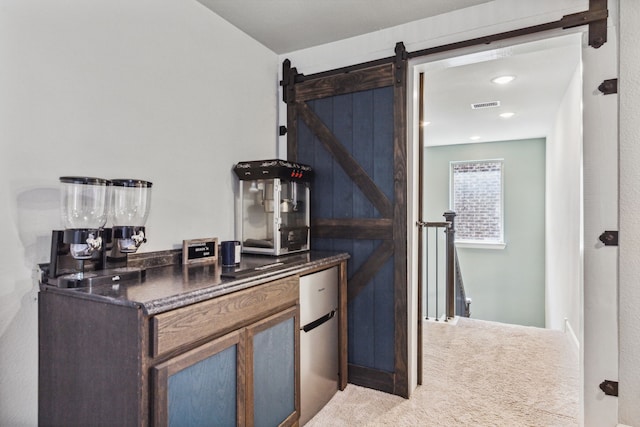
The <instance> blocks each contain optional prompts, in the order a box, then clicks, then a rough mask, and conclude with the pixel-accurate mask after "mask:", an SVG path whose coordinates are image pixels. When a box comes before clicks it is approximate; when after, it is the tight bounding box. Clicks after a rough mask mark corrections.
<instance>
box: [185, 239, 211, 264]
mask: <svg viewBox="0 0 640 427" xmlns="http://www.w3.org/2000/svg"><path fill="white" fill-rule="evenodd" d="M216 262H218V239H217V238H215V237H213V238H210V239H193V240H183V241H182V264H183V265H192V264H213V263H216Z"/></svg>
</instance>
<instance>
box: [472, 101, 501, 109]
mask: <svg viewBox="0 0 640 427" xmlns="http://www.w3.org/2000/svg"><path fill="white" fill-rule="evenodd" d="M499 106H500V101H488V102H478V103H476V104H471V109H473V110H479V109H481V108H495V107H499Z"/></svg>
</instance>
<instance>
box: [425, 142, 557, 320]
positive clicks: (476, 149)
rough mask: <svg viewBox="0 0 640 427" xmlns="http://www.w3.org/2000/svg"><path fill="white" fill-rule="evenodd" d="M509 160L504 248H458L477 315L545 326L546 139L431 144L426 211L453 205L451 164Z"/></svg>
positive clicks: (431, 214) (432, 213)
mask: <svg viewBox="0 0 640 427" xmlns="http://www.w3.org/2000/svg"><path fill="white" fill-rule="evenodd" d="M484 159H504V165H503V180H504V238H505V243H506V247H505V248H504V249H487V248H462V247H459V248H458V257H459V260H460V269H461V271H462V276H463V280H464V285H465V289H466V293H467V297H469V298H471V299H472V300H473V302H472V304H471V317H473V318H476V319H483V320H492V321H497V322H503V323H513V324H520V325H527V326H539V327H544V326H545V324H544V323H545V295H544V288H545V282H544V281H545V275H544V269H545V264H544V244H545V233H544V230H545V217H544V215H545V206H544V203H545V202H544V201H545V139H544V138H539V139H527V140H518V141H501V142H487V143H474V144H463V145H449V146H440V147H428V148H426V149H425V195H424V196H425V197H424V203H425V213H426V219H427V220H428V221H440V220H442V213H443V212H444V211H446V210H447V209H448V208H449V162H451V161H459V160H484Z"/></svg>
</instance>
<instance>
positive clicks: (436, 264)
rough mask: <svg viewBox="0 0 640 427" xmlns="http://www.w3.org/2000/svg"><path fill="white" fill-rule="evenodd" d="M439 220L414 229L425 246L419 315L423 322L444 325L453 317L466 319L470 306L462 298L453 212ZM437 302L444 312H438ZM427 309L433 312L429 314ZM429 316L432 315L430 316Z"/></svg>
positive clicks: (466, 300)
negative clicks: (442, 254)
mask: <svg viewBox="0 0 640 427" xmlns="http://www.w3.org/2000/svg"><path fill="white" fill-rule="evenodd" d="M443 216H444V218H445V221H443V222H422V221H420V222H418V225H419V226H420V227H421V228H422V229H423V230H424V232H425V234H426V236H424V239H423V241H424V242H425V251H424V253H425V264H426V267H427V268H426V269H425V273H424V274H425V276H426V277H424V278H423V283H424V284H425V289H424V290H423V295H424V301H423V304H424V310H423V314H424V316H425V318H426V319H430V318H433V319H434V320H436V321H438V320H440V319H441V318H442V319H443V320H444V321H448V320H449V319H452V318H454V317H455V316H456V315H457V316H465V317H469V315H470V311H469V306H470V304H471V300H470V299H468V298H467V297H466V294H465V291H464V284H463V282H462V274H461V272H460V264H459V262H458V256H457V251H456V247H455V216H456V214H455V212H453V211H447V212H445V213H444V214H443ZM429 230H433V231H434V232H433V233H431V238H430V233H429ZM439 230H442V231H444V235H445V236H444V252H445V256H444V258H442V257H441V254H440V246H441V245H442V244H441V242H442V236H441V235H438V233H437V232H438V231H439ZM434 251H435V252H434ZM443 264H444V280H441V279H443V277H442V276H443V275H442V267H443ZM434 282H435V283H434ZM442 282H444V283H442ZM441 302H443V303H444V312H441V309H440V305H441ZM431 308H434V309H435V310H434V311H432V310H431ZM431 313H433V316H432V315H431Z"/></svg>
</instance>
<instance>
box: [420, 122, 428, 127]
mask: <svg viewBox="0 0 640 427" xmlns="http://www.w3.org/2000/svg"><path fill="white" fill-rule="evenodd" d="M430 124H431V122H420V126H422V127H425V126H429V125H430Z"/></svg>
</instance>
